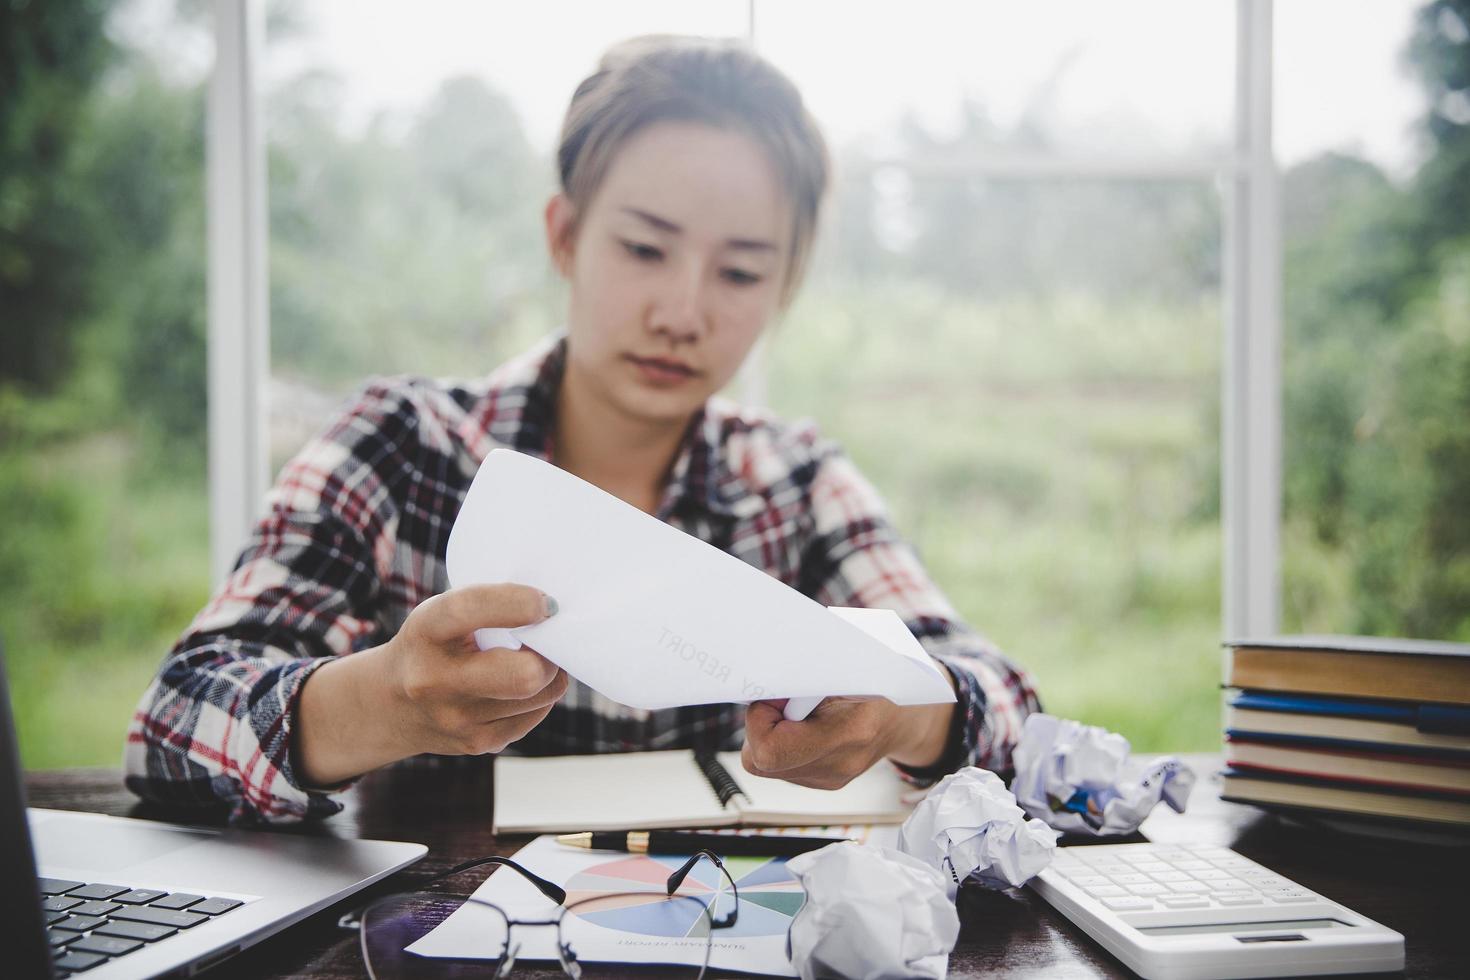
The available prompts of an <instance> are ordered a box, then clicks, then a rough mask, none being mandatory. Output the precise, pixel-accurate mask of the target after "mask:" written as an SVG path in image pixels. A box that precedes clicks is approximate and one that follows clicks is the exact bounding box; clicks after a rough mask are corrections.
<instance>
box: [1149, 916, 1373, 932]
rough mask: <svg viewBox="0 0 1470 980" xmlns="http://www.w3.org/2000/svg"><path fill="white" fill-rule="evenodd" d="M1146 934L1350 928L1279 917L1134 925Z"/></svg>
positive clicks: (1323, 921)
mask: <svg viewBox="0 0 1470 980" xmlns="http://www.w3.org/2000/svg"><path fill="white" fill-rule="evenodd" d="M1134 928H1136V929H1138V931H1139V932H1141V933H1143V934H1144V935H1148V936H1198V935H1201V934H1203V933H1211V932H1256V931H1258V930H1261V929H1351V928H1353V924H1352V923H1351V922H1341V921H1339V920H1337V919H1281V920H1279V921H1276V922H1206V923H1203V924H1201V925H1196V926H1135V927H1134Z"/></svg>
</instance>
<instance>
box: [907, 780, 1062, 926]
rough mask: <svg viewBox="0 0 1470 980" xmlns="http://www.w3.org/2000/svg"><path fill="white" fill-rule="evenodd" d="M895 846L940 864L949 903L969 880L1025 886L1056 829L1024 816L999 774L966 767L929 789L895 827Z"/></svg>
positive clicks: (1053, 843) (1045, 858)
mask: <svg viewBox="0 0 1470 980" xmlns="http://www.w3.org/2000/svg"><path fill="white" fill-rule="evenodd" d="M898 849H899V850H901V851H903V852H904V853H906V854H911V855H913V856H914V857H916V858H918V859H919V860H920V861H923V862H924V863H925V864H927V865H929V866H930V867H934V868H938V869H939V870H940V872H941V873H942V874H943V875H944V878H945V892H946V893H947V894H948V896H949V898H950V900H951V901H953V900H954V897H955V895H956V893H958V891H959V888H960V885H962V884H964V882H965V881H967V880H973V881H976V882H977V883H979V884H980V885H982V886H984V887H986V888H1018V887H1020V886H1021V885H1024V884H1025V883H1026V882H1027V881H1029V880H1031V878H1033V877H1034V876H1035V875H1036V874H1037V873H1038V872H1040V871H1041V870H1042V869H1043V868H1045V867H1046V866H1047V865H1048V864H1050V863H1051V859H1052V856H1053V855H1054V854H1055V853H1056V849H1057V833H1056V831H1054V830H1052V829H1051V828H1050V827H1048V826H1047V825H1046V824H1045V823H1044V822H1042V821H1040V820H1035V819H1032V820H1027V819H1026V814H1025V812H1024V811H1022V809H1021V808H1020V807H1019V806H1017V805H1016V798H1015V797H1014V796H1012V795H1011V791H1010V790H1008V789H1006V785H1005V783H1004V782H1002V781H1001V778H1000V777H999V776H997V775H996V774H995V773H993V772H989V771H988V770H985V769H977V768H975V767H974V766H968V767H966V768H964V769H961V770H960V771H959V772H955V773H951V774H950V775H948V776H945V777H944V778H943V779H941V780H940V781H939V782H938V783H937V784H936V785H935V786H934V788H933V789H931V790H929V793H928V794H927V795H926V796H925V797H924V799H923V800H921V801H920V802H919V805H918V806H917V807H915V809H914V812H913V813H911V814H909V817H908V819H907V820H905V821H904V822H903V826H902V827H900V828H899V831H898Z"/></svg>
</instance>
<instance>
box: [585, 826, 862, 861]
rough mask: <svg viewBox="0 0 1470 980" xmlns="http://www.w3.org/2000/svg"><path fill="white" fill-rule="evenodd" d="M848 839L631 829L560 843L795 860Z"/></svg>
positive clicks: (642, 851)
mask: <svg viewBox="0 0 1470 980" xmlns="http://www.w3.org/2000/svg"><path fill="white" fill-rule="evenodd" d="M846 840H847V838H846V837H800V836H797V835H795V834H791V835H789V836H788V835H786V834H780V835H767V836H764V837H763V836H760V835H756V836H753V837H752V836H744V835H740V834H697V833H691V832H689V831H685V830H629V831H621V830H620V831H609V832H607V833H594V834H561V835H560V836H558V837H557V838H556V842H557V843H558V844H562V845H565V846H566V847H586V848H591V849H592V850H594V851H624V852H626V853H628V854H693V853H694V852H695V851H713V852H714V853H715V854H717V855H719V856H720V857H732V856H739V857H795V856H796V855H798V854H805V853H806V852H807V851H815V850H819V849H820V848H823V847H826V846H827V845H828V844H841V843H843V842H845V841H846Z"/></svg>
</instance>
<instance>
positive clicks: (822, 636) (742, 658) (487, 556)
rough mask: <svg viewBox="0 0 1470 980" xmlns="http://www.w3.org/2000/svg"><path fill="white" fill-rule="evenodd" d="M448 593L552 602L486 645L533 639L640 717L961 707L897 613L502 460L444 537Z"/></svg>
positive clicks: (504, 453)
mask: <svg viewBox="0 0 1470 980" xmlns="http://www.w3.org/2000/svg"><path fill="white" fill-rule="evenodd" d="M447 563H448V571H449V581H450V584H451V585H453V586H462V585H469V584H473V583H482V582H520V583H524V584H526V585H530V586H534V587H535V588H538V589H540V590H542V591H543V592H545V593H547V594H548V595H550V596H552V597H553V598H555V599H556V601H557V604H558V605H559V607H560V611H559V612H558V613H557V615H555V616H553V617H552V618H551V619H549V620H547V621H545V622H543V623H538V624H536V625H534V626H529V627H524V628H520V629H513V630H500V629H496V630H488V629H487V630H480V631H479V632H478V633H477V634H476V636H477V640H478V641H479V644H480V646H481V648H482V649H488V648H489V647H493V646H508V647H512V648H515V647H517V646H519V645H520V644H522V643H523V644H525V645H526V646H529V647H531V648H533V649H534V650H536V651H537V652H539V653H540V654H541V655H542V656H544V657H546V658H547V659H548V660H550V661H552V662H553V663H555V664H556V665H557V666H559V667H562V668H564V669H565V670H566V672H567V673H568V674H570V675H571V676H572V677H575V678H576V679H578V680H580V681H582V682H583V683H584V684H586V685H587V686H589V687H591V688H592V689H593V690H595V691H598V692H599V693H601V694H603V695H605V696H606V697H609V698H611V699H612V700H614V701H618V702H620V703H622V704H626V705H629V706H631V707H634V708H644V709H649V710H652V709H659V708H671V707H677V706H682V705H691V704H717V703H723V702H740V703H748V702H750V701H756V700H761V699H766V698H804V699H810V700H808V701H806V702H804V703H801V704H799V705H795V706H792V710H791V711H790V712H788V717H792V716H802V715H804V711H803V710H802V709H803V708H804V709H805V710H810V708H811V707H812V706H814V705H815V703H816V701H817V700H820V699H821V698H823V697H828V696H833V695H852V696H864V695H866V696H876V697H886V698H888V699H889V700H891V701H893V702H894V703H896V704H934V703H939V702H951V701H954V699H955V697H954V692H953V690H952V689H951V687H950V684H949V681H948V680H946V679H945V677H944V675H943V674H942V672H941V671H940V669H939V668H938V667H937V666H936V665H935V663H934V662H933V661H932V660H931V659H930V658H929V657H928V656H927V655H925V653H924V651H923V648H922V647H921V646H920V645H919V643H918V641H917V640H915V639H914V637H913V635H912V634H911V633H909V631H908V629H907V628H906V627H905V626H904V625H903V622H902V620H900V619H899V618H898V616H897V614H895V613H893V612H892V611H891V610H881V609H859V610H848V609H831V610H829V609H826V608H823V607H822V606H821V605H820V604H818V603H816V602H814V601H812V600H811V599H809V598H807V597H806V596H804V595H802V594H801V593H799V592H797V591H796V590H795V589H792V588H789V587H788V586H786V585H784V584H783V583H781V582H779V581H777V580H776V579H774V578H772V577H771V576H769V575H767V574H765V573H764V572H762V571H760V570H759V569H757V568H755V567H753V566H751V565H747V564H746V563H745V562H743V561H741V560H740V559H738V558H735V557H733V556H731V555H728V554H726V553H725V552H723V551H720V550H719V549H718V548H715V547H713V546H712V545H709V544H707V543H705V542H703V541H700V540H699V539H698V538H695V537H693V536H692V535H689V534H686V533H684V532H683V531H680V530H678V529H677V528H674V527H671V526H669V525H667V524H665V523H663V522H662V521H660V520H658V519H656V518H654V517H651V516H649V515H648V514H645V513H643V512H642V511H640V510H638V509H637V508H635V507H632V506H630V505H628V504H626V503H624V502H623V501H621V500H619V499H618V498H616V497H614V496H612V495H611V494H609V493H607V492H605V491H603V490H601V489H599V488H597V487H595V486H593V485H592V484H590V483H587V482H586V481H584V480H580V479H578V478H577V477H575V476H572V475H571V474H570V473H566V472H564V471H563V470H560V469H558V468H557V467H555V466H553V465H551V464H550V463H547V462H545V461H543V460H539V459H536V458H535V457H533V456H527V455H525V454H523V453H517V452H513V451H511V450H508V449H497V450H494V451H493V452H491V453H490V455H489V456H488V457H487V458H486V459H485V462H484V463H483V464H482V465H481V467H480V471H479V472H478V473H477V474H476V475H475V479H474V482H473V483H472V484H471V486H470V490H469V493H468V495H467V496H466V497H465V502H464V507H463V508H462V509H461V511H460V514H459V517H458V518H457V519H456V521H455V524H454V528H453V530H452V531H451V533H450V536H449V547H448V555H447Z"/></svg>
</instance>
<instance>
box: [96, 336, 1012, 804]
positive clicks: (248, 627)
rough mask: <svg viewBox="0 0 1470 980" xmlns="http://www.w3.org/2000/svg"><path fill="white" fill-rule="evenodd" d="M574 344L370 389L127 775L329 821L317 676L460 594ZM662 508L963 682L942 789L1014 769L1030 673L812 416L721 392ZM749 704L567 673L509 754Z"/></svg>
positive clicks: (277, 522)
mask: <svg viewBox="0 0 1470 980" xmlns="http://www.w3.org/2000/svg"><path fill="white" fill-rule="evenodd" d="M565 359H566V341H565V339H564V338H561V337H553V338H550V339H549V340H547V341H544V342H542V343H541V344H539V345H537V347H536V348H535V349H533V350H532V351H530V352H528V353H526V354H524V355H522V356H520V357H518V358H516V359H514V360H512V361H510V362H508V363H506V364H504V365H502V366H501V367H500V368H499V369H497V370H496V371H494V372H493V373H491V374H490V375H489V376H488V377H486V378H483V379H480V380H478V381H475V382H471V383H462V384H447V383H443V382H435V381H429V380H425V379H409V378H398V379H388V380H383V381H379V382H377V383H374V384H371V385H369V386H368V387H367V388H366V390H365V391H364V392H363V393H362V395H361V396H360V397H359V398H358V399H357V401H356V403H355V404H353V405H351V406H350V407H349V408H348V409H347V410H346V411H345V412H344V413H343V414H341V415H340V416H339V417H338V418H337V419H336V420H335V421H334V422H333V423H332V424H331V425H330V426H328V428H327V429H326V430H325V431H324V432H323V433H322V434H321V435H319V436H318V437H316V438H315V439H313V440H312V441H311V442H309V443H308V444H307V445H306V446H305V447H304V448H303V449H302V450H301V452H300V453H298V454H297V455H296V457H295V458H294V459H292V460H291V461H290V462H289V463H288V464H287V465H286V466H285V468H284V469H283V470H282V471H281V474H280V476H279V478H278V480H277V482H276V484H275V486H274V488H273V489H272V490H271V492H270V494H269V496H268V498H267V510H266V514H265V516H264V517H263V518H261V520H260V521H259V523H258V524H257V525H256V526H255V528H254V530H253V532H252V534H251V536H250V538H249V540H248V542H247V543H246V546H245V548H244V550H243V551H242V552H241V554H240V557H239V559H238V560H237V562H236V564H235V567H234V570H233V572H232V573H231V574H230V576H229V577H228V579H227V580H226V581H225V583H224V584H223V585H222V586H221V588H220V589H219V591H218V592H217V593H216V594H215V595H214V597H213V598H212V599H211V600H210V602H209V604H208V605H207V606H206V607H205V608H204V609H203V611H201V612H200V613H199V615H198V616H197V617H195V619H194V621H193V623H191V624H190V626H189V628H188V629H187V630H186V631H185V633H184V635H183V637H182V638H181V639H180V640H179V641H178V643H177V644H176V645H175V647H174V648H173V650H172V651H171V652H170V653H169V655H168V657H167V658H166V659H165V660H164V662H163V665H162V667H161V668H160V669H159V672H158V674H157V676H156V677H155V678H154V679H153V682H152V683H151V684H150V685H149V687H148V689H147V691H146V692H145V693H144V695H143V697H142V700H141V701H140V703H139V705H138V708H137V711H136V713H135V715H134V717H133V720H132V723H131V725H130V727H129V730H128V734H127V744H126V748H125V752H124V766H125V770H126V781H127V785H128V787H129V788H130V789H131V790H132V791H133V792H135V793H137V794H138V795H139V796H143V797H146V798H150V799H155V800H159V801H162V802H167V803H174V804H221V803H223V804H226V805H227V806H228V807H229V808H230V809H231V815H232V819H233V820H234V821H236V822H255V821H267V822H287V821H292V820H298V819H301V818H302V817H306V816H311V815H323V814H328V813H334V812H336V811H337V810H338V809H340V804H339V803H338V802H337V801H336V800H335V799H333V796H332V794H333V793H334V792H336V791H338V790H340V789H342V788H345V787H337V788H334V789H333V790H332V791H321V790H317V789H308V788H305V787H303V786H302V785H301V782H300V780H299V779H298V778H297V776H296V773H295V771H294V767H293V761H294V760H293V755H292V737H293V736H292V728H293V723H294V714H293V712H294V710H295V707H296V704H297V699H298V697H299V696H300V693H301V686H302V684H303V683H304V682H305V681H306V679H307V678H308V677H309V676H310V675H311V672H312V671H313V670H315V669H316V668H317V667H319V666H321V665H322V664H323V663H325V662H326V661H327V659H328V658H331V657H343V656H351V655H352V653H353V652H354V651H357V650H362V649H365V648H367V647H371V646H376V645H378V644H380V643H383V642H384V641H385V640H387V639H388V638H390V637H391V636H393V635H394V633H395V632H396V631H397V629H398V628H399V626H401V625H402V623H403V621H404V619H405V618H406V617H407V616H408V613H409V612H410V611H411V610H412V609H413V608H414V607H415V606H416V605H418V604H419V603H420V602H422V601H424V600H425V599H427V598H429V597H430V596H433V595H435V594H437V593H439V592H442V591H444V589H446V588H447V587H448V583H447V578H446V573H445V565H444V554H445V546H446V543H447V541H448V539H449V530H450V527H451V526H452V524H453V522H454V518H455V515H456V514H457V513H458V511H459V508H460V505H461V504H462V502H463V500H464V496H465V493H466V492H467V491H468V489H469V485H470V481H471V480H472V479H473V477H474V475H475V472H476V470H477V469H478V468H479V465H480V463H481V461H483V460H484V458H485V457H486V456H487V455H488V454H489V453H490V451H491V450H492V449H495V448H497V447H502V446H503V447H508V448H511V449H515V450H518V451H520V452H525V453H531V454H534V455H537V456H540V457H542V458H549V457H550V455H551V440H552V436H553V432H554V411H555V404H556V392H557V387H558V385H559V384H560V381H561V377H562V373H563V370H564V366H565ZM658 517H659V518H660V519H661V520H664V521H666V522H667V523H669V524H671V525H673V526H674V527H677V528H680V529H681V530H683V531H685V532H687V533H689V534H692V535H694V536H696V537H698V538H700V539H702V540H704V541H707V542H709V543H711V544H713V545H715V546H716V547H718V548H721V549H722V550H724V551H726V552H729V553H730V554H732V555H735V556H736V557H738V558H740V559H742V560H744V561H746V562H749V563H750V564H752V565H754V566H755V567H757V568H759V569H761V570H763V571H765V572H767V573H768V574H770V575H772V576H774V577H775V578H777V579H779V580H780V581H782V582H784V583H786V584H787V585H789V586H791V587H792V588H795V589H798V590H800V591H801V592H803V593H804V594H806V595H808V596H811V597H812V598H813V599H816V600H817V601H819V602H822V603H823V604H826V605H842V606H867V607H886V608H890V609H893V610H895V611H896V612H898V614H899V615H900V616H901V617H903V619H904V621H905V622H906V623H907V624H908V627H909V629H910V630H912V631H913V633H914V635H915V636H916V637H917V638H918V639H919V642H920V643H921V644H922V645H923V646H924V648H925V649H926V650H927V651H928V652H929V653H930V654H931V655H932V656H933V657H934V658H935V659H937V660H938V661H939V662H940V663H941V664H943V665H944V666H945V667H946V668H948V670H949V671H950V673H951V674H952V675H953V676H954V678H955V681H956V687H957V689H958V693H959V704H958V706H957V710H956V712H955V720H954V724H953V726H952V728H951V732H950V740H949V745H948V747H947V750H946V751H945V753H944V756H943V758H942V759H941V760H940V762H939V763H938V764H937V765H936V766H934V767H932V768H930V769H929V770H925V771H919V770H914V769H905V768H904V767H900V769H901V770H903V771H904V774H905V775H906V776H907V777H908V778H910V779H912V780H915V781H918V782H927V781H931V780H933V779H935V778H938V777H939V776H940V775H943V774H944V773H946V772H950V771H953V770H954V769H956V768H958V767H960V766H962V765H978V766H982V767H985V768H989V769H995V770H1001V771H1004V770H1007V769H1008V768H1009V767H1010V755H1011V749H1012V748H1013V747H1014V746H1015V743H1016V740H1017V738H1019V736H1020V733H1021V724H1022V721H1023V720H1024V718H1025V716H1026V715H1027V714H1028V713H1029V712H1031V711H1035V710H1038V708H1039V704H1038V701H1037V698H1036V694H1035V692H1034V690H1033V687H1032V684H1031V681H1030V678H1029V677H1028V676H1027V675H1026V673H1025V672H1024V671H1022V670H1021V669H1020V668H1018V667H1017V666H1015V665H1014V664H1012V663H1010V662H1009V661H1008V660H1006V659H1005V658H1004V657H1003V656H1002V655H1001V654H1000V653H999V652H998V651H997V650H996V649H995V648H994V647H992V646H991V645H990V644H989V643H987V642H986V641H985V640H984V639H982V638H981V637H980V636H978V635H977V634H976V633H975V632H973V631H972V630H971V629H969V628H968V627H966V626H965V625H964V624H963V623H961V622H960V620H959V618H958V617H957V616H956V614H955V612H954V610H953V609H952V608H951V607H950V605H949V603H948V601H947V600H946V599H945V597H944V596H943V595H942V594H941V593H940V591H939V589H938V588H936V587H935V586H934V584H933V583H932V582H931V581H930V580H929V578H928V576H927V575H926V574H925V572H924V569H923V568H922V566H921V565H920V564H919V561H918V559H917V558H916V556H915V555H914V553H913V552H912V551H911V550H910V548H909V547H908V546H907V545H906V544H905V543H904V542H903V541H902V540H901V539H900V537H899V536H898V534H897V533H896V532H895V530H894V528H893V525H892V524H891V523H890V521H889V519H888V517H887V516H886V514H885V511H884V507H883V504H882V501H881V500H880V499H879V497H878V494H877V493H876V492H875V491H874V490H873V488H872V486H871V485H869V484H868V482H867V481H866V480H864V479H863V477H862V476H861V475H860V474H859V473H858V471H857V469H856V468H855V467H854V466H853V464H852V463H851V462H850V461H849V459H848V458H847V457H846V456H845V455H844V454H843V453H842V452H841V450H840V449H838V448H837V447H836V446H835V445H834V444H833V443H831V442H830V441H827V440H824V439H822V438H820V437H819V436H818V434H817V432H816V430H815V428H814V427H813V426H812V425H811V424H810V423H799V424H784V423H781V422H779V421H778V420H776V419H774V418H772V417H770V416H768V415H766V414H764V413H760V412H757V411H753V410H750V409H746V408H742V407H739V406H737V405H735V404H733V403H731V402H728V401H726V400H724V399H720V398H714V399H711V400H710V401H709V402H708V403H707V404H706V405H705V407H704V409H703V410H702V411H701V412H700V413H698V414H697V415H696V417H695V419H694V420H693V421H692V423H691V425H690V428H689V430H688V433H687V435H686V437H685V440H684V443H683V445H682V447H681V449H680V452H679V455H678V457H677V459H676V462H675V465H674V468H673V470H672V471H671V474H670V479H669V482H668V485H667V487H666V489H665V491H664V494H663V498H662V502H661V504H660V506H659V510H658ZM744 721H745V708H744V706H743V705H738V704H716V705H697V706H692V707H685V708H673V709H668V710H662V711H642V710H636V709H632V708H628V707H625V706H623V705H620V704H617V703H615V702H613V701H610V700H608V699H607V698H605V697H603V696H602V695H600V694H598V693H597V692H595V691H593V690H591V689H590V688H588V687H586V686H585V685H583V684H581V683H578V682H576V681H573V682H572V683H571V685H570V687H569V688H568V691H567V694H566V696H565V697H564V699H563V700H562V701H561V702H560V703H559V704H557V705H556V706H555V707H554V708H553V709H552V710H551V713H550V714H549V715H547V717H546V719H545V720H544V721H542V723H541V724H540V725H539V726H537V727H536V729H535V730H534V731H532V732H531V733H530V734H529V735H528V736H526V737H525V738H524V739H522V740H521V741H519V742H517V743H515V744H514V745H513V746H512V747H511V751H514V752H516V753H523V754H538V755H540V754H566V753H595V752H621V751H634V750H643V749H671V748H698V749H711V748H717V749H730V748H738V747H739V746H740V743H741V741H742V740H743V737H744Z"/></svg>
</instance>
